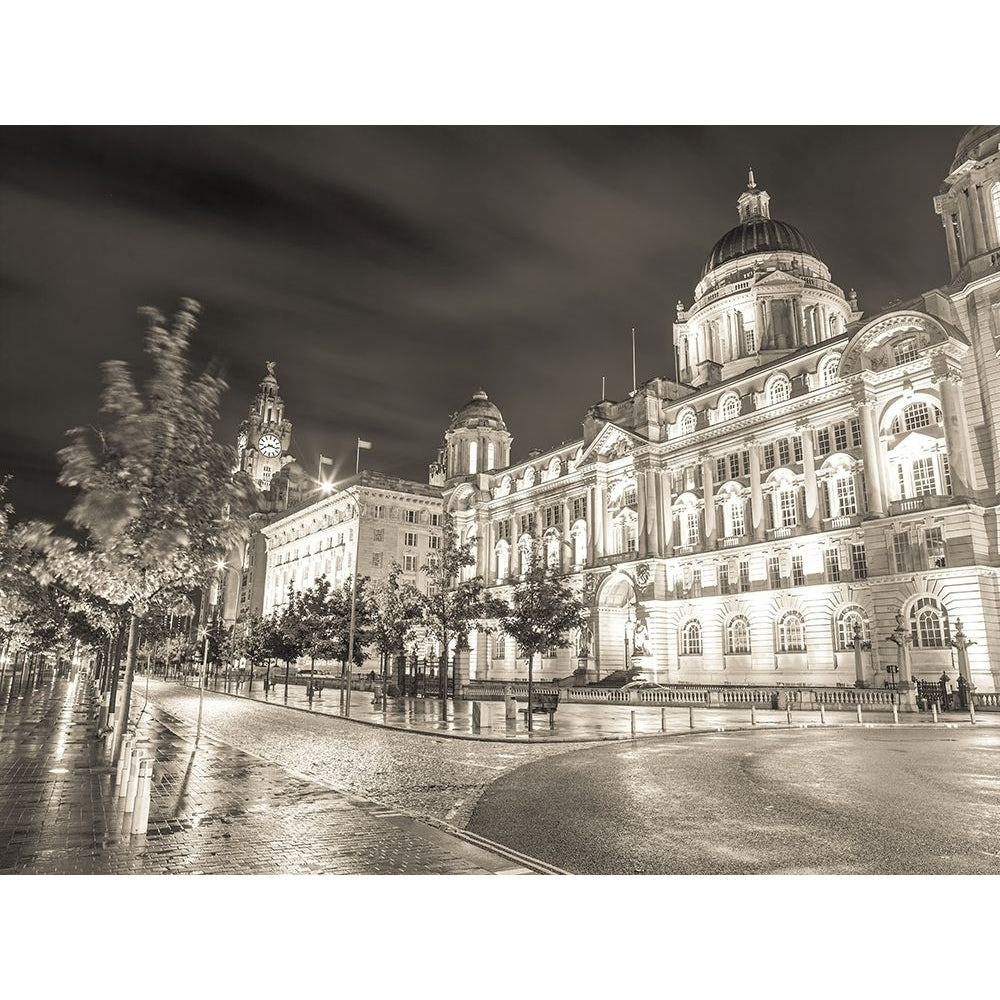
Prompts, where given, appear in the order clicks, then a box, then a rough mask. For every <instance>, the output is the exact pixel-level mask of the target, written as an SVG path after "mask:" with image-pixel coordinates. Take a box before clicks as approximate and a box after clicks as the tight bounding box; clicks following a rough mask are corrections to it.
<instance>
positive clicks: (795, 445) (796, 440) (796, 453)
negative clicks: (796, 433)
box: [792, 437, 802, 462]
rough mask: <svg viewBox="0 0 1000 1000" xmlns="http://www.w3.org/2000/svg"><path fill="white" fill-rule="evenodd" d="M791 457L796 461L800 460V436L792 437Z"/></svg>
mask: <svg viewBox="0 0 1000 1000" xmlns="http://www.w3.org/2000/svg"><path fill="white" fill-rule="evenodd" d="M792 457H793V458H794V459H795V461H796V462H801V461H802V438H800V437H793V438H792Z"/></svg>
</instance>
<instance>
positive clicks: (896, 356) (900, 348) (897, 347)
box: [892, 337, 920, 365]
mask: <svg viewBox="0 0 1000 1000" xmlns="http://www.w3.org/2000/svg"><path fill="white" fill-rule="evenodd" d="M919 356H920V355H919V353H918V351H917V342H916V340H914V338H913V337H910V338H908V339H907V340H901V341H899V342H898V343H896V344H894V345H893V348H892V360H893V364H897V365H905V364H906V363H907V362H909V361H916V360H917V358H918V357H919Z"/></svg>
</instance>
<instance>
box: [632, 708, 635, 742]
mask: <svg viewBox="0 0 1000 1000" xmlns="http://www.w3.org/2000/svg"><path fill="white" fill-rule="evenodd" d="M632 739H635V711H634V710H633V712H632Z"/></svg>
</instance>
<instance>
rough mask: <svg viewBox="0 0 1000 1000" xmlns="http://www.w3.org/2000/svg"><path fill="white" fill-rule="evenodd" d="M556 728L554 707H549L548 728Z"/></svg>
mask: <svg viewBox="0 0 1000 1000" xmlns="http://www.w3.org/2000/svg"><path fill="white" fill-rule="evenodd" d="M555 728H556V710H555V709H554V708H550V709H549V729H555Z"/></svg>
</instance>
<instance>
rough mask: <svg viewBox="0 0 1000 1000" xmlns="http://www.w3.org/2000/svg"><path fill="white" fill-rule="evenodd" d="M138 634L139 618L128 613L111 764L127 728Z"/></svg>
mask: <svg viewBox="0 0 1000 1000" xmlns="http://www.w3.org/2000/svg"><path fill="white" fill-rule="evenodd" d="M138 636H139V619H138V617H136V615H135V614H130V615H129V622H128V655H127V657H126V659H125V690H124V692H123V693H122V710H121V725H119V726H117V727H116V729H115V735H114V743H115V752H114V753H113V754H112V755H111V763H112V764H117V763H118V756H119V754H120V753H121V751H122V741H123V740H124V738H125V730H126V729H127V728H128V713H129V707H130V705H131V701H132V677H133V676H134V674H135V647H136V640H137V638H138ZM115 676H116V677H117V676H118V672H117V671H115Z"/></svg>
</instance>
